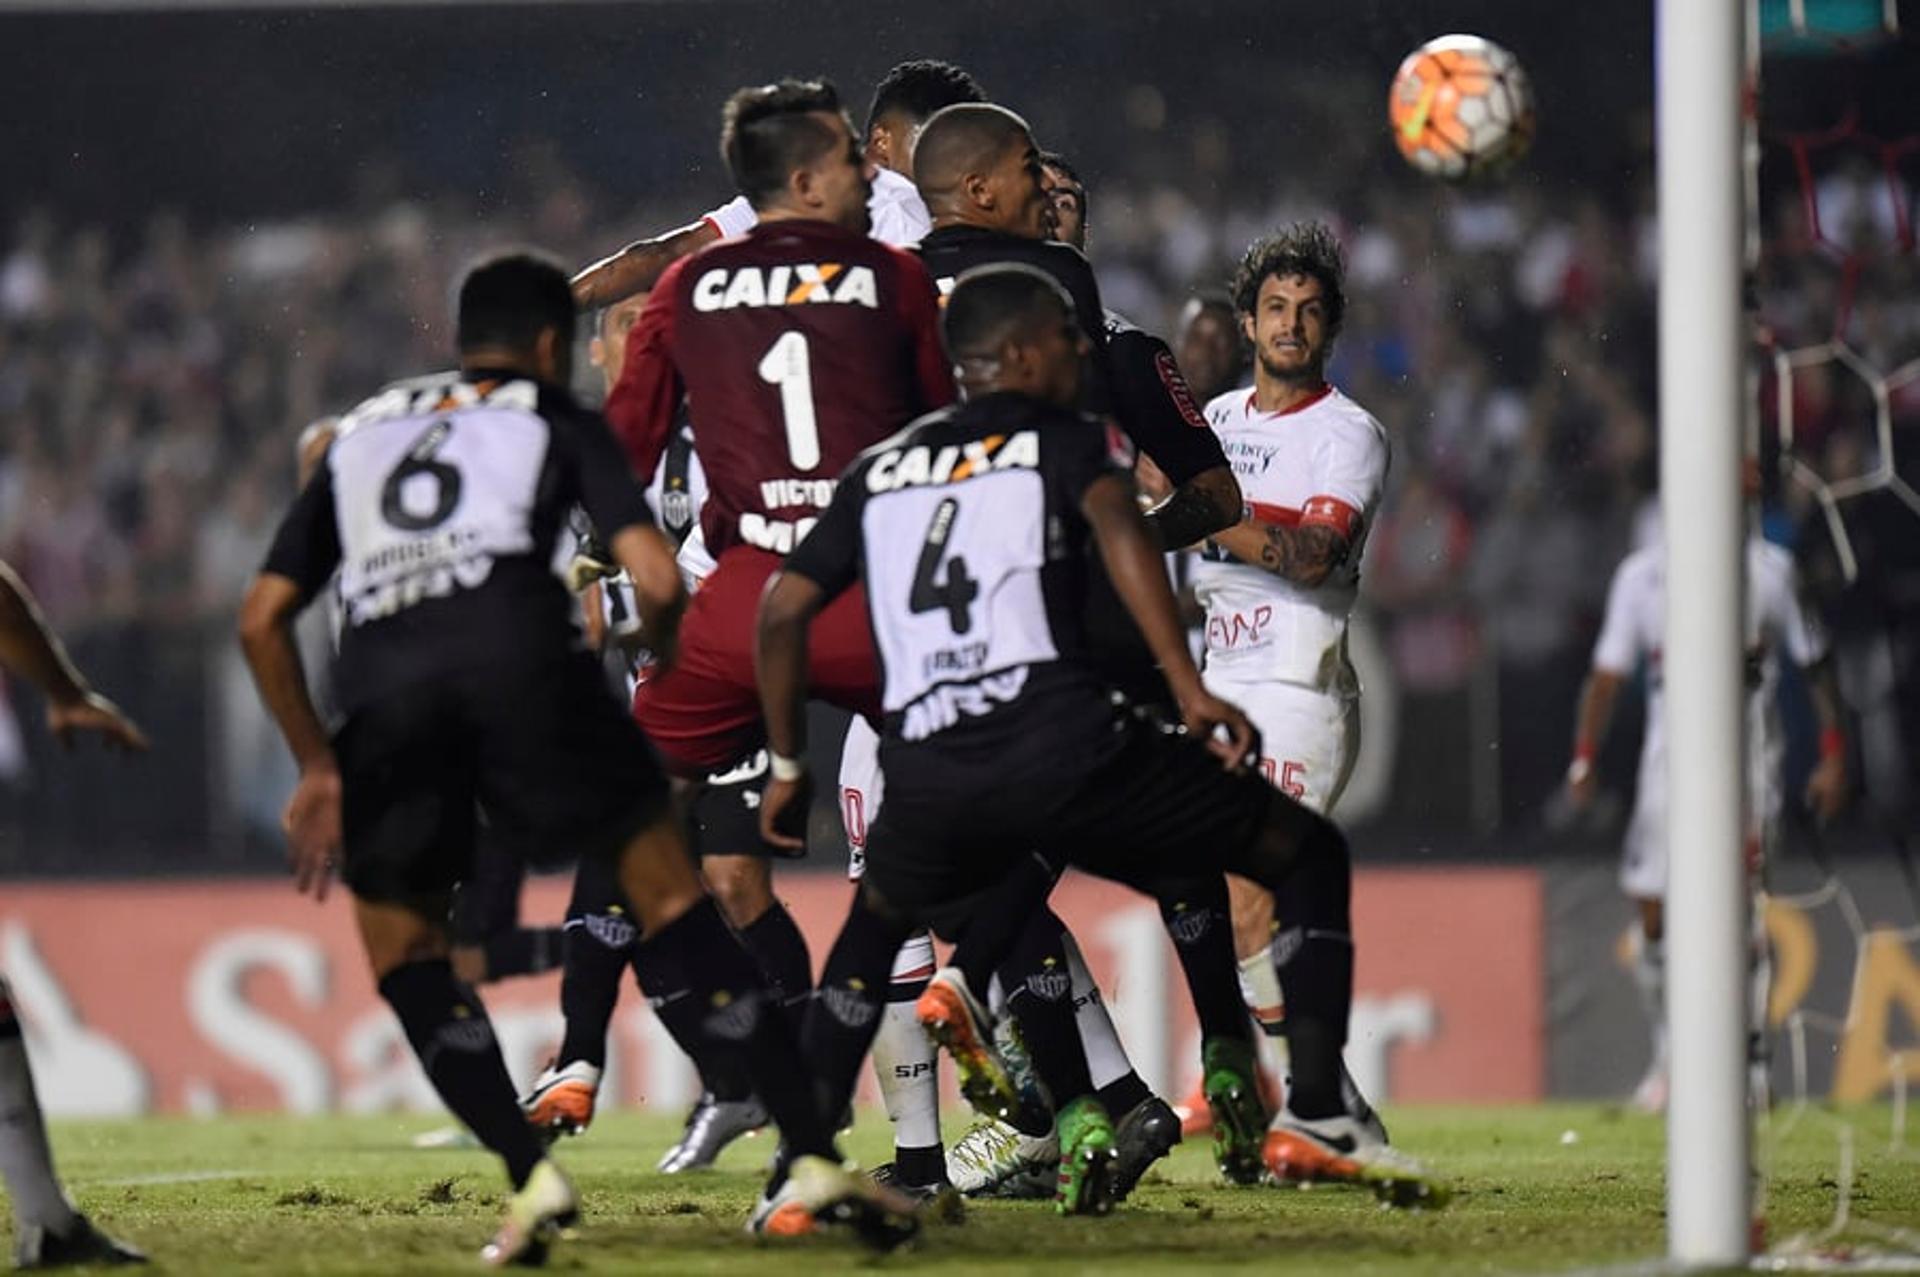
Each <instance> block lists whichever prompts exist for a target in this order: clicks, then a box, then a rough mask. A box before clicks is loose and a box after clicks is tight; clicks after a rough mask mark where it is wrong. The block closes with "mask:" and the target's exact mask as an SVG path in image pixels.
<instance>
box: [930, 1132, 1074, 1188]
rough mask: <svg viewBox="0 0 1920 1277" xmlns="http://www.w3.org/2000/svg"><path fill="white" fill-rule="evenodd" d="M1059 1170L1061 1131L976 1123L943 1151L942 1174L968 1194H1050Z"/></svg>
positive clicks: (955, 1186)
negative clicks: (944, 1166) (1042, 1132)
mask: <svg viewBox="0 0 1920 1277" xmlns="http://www.w3.org/2000/svg"><path fill="white" fill-rule="evenodd" d="M1059 1175H1060V1135H1059V1132H1057V1131H1055V1132H1053V1133H1051V1134H1048V1135H1044V1136H1033V1135H1024V1134H1022V1133H1021V1132H1020V1131H1019V1130H1017V1129H1015V1128H1014V1127H1012V1126H1009V1125H1007V1124H1006V1123H1005V1122H995V1121H987V1122H978V1123H976V1124H975V1125H974V1127H973V1129H972V1130H970V1131H968V1132H967V1133H966V1134H965V1135H963V1136H961V1137H960V1140H959V1142H958V1143H956V1144H955V1145H954V1146H953V1147H952V1148H950V1149H948V1150H947V1179H948V1180H949V1181H950V1182H951V1183H952V1184H953V1186H954V1188H955V1189H957V1190H958V1191H959V1192H960V1193H961V1194H963V1195H964V1196H967V1197H1018V1198H1050V1197H1052V1196H1053V1195H1054V1189H1055V1187H1056V1181H1057V1180H1058V1179H1059Z"/></svg>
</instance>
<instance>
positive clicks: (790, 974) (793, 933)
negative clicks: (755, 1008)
mask: <svg viewBox="0 0 1920 1277" xmlns="http://www.w3.org/2000/svg"><path fill="white" fill-rule="evenodd" d="M739 934H740V943H741V944H743V945H745V946H746V947H747V952H748V953H750V954H752V955H753V960H754V961H755V962H757V963H759V964H760V970H761V972H762V973H764V974H765V975H766V977H767V983H768V984H770V985H772V986H773V992H774V996H776V997H777V998H779V999H780V1005H781V1006H783V1007H786V1008H787V1009H788V1014H789V1015H790V1016H791V1017H792V1019H793V1022H794V1025H795V1026H796V1029H797V1027H798V1025H799V1023H800V1021H801V1019H802V1018H803V1017H804V1016H805V1015H806V1003H807V998H808V997H809V996H810V995H811V994H812V993H813V958H812V956H811V955H810V954H808V952H807V938H806V937H805V936H804V935H802V934H800V928H799V926H798V925H797V924H796V923H795V922H794V920H793V915H792V914H790V913H788V912H787V907H786V906H785V905H783V904H781V903H780V902H779V901H778V900H776V901H774V902H773V904H772V905H771V906H769V907H768V908H767V910H766V912H765V913H762V914H761V915H760V916H759V917H758V918H755V919H754V920H753V921H752V922H750V923H748V924H747V925H746V926H744V927H742V928H740V933H739Z"/></svg>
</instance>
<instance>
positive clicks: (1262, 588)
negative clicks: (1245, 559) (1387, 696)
mask: <svg viewBox="0 0 1920 1277" xmlns="http://www.w3.org/2000/svg"><path fill="white" fill-rule="evenodd" d="M1206 417H1207V425H1208V426H1209V427H1210V428H1211V429H1212V430H1213V432H1214V433H1215V434H1216V435H1218V436H1219V437H1220V446H1221V448H1222V450H1224V451H1225V452H1226V454H1227V460H1228V462H1229V463H1231V464H1232V466H1233V473H1234V477H1235V478H1237V479H1238V480H1239V481H1240V492H1241V496H1242V498H1243V500H1245V502H1246V503H1247V508H1248V513H1249V514H1250V515H1251V516H1252V517H1253V518H1255V519H1258V520H1260V521H1261V522H1264V523H1271V524H1277V525H1280V526H1282V527H1307V526H1313V525H1316V524H1317V525H1324V526H1326V527H1331V528H1334V529H1335V530H1337V531H1338V532H1340V533H1341V534H1342V535H1343V536H1345V537H1346V538H1347V539H1348V543H1349V545H1350V546H1351V550H1350V551H1349V553H1348V554H1347V557H1346V559H1345V560H1344V561H1343V562H1342V563H1341V564H1340V565H1339V566H1338V567H1336V568H1335V569H1334V570H1333V571H1332V572H1330V573H1328V575H1327V578H1326V580H1324V581H1322V582H1321V583H1320V584H1319V585H1315V586H1305V585H1299V584H1296V583H1295V582H1293V581H1289V580H1287V579H1285V578H1284V577H1280V576H1276V575H1275V574H1273V573H1272V572H1269V571H1267V570H1266V569H1264V568H1260V567H1255V566H1253V565H1252V564H1248V563H1242V562H1240V561H1239V560H1238V559H1235V558H1233V557H1231V556H1230V555H1228V554H1226V553H1225V552H1224V551H1221V550H1218V549H1214V548H1209V550H1208V551H1207V553H1206V554H1205V555H1204V556H1203V558H1202V561H1201V562H1200V563H1199V564H1197V565H1195V567H1194V572H1193V584H1194V593H1195V595H1196V596H1197V597H1198V598H1199V600H1200V603H1201V605H1202V606H1203V607H1205V608H1206V610H1207V632H1206V645H1207V651H1206V668H1207V672H1208V674H1209V675H1221V676H1225V677H1228V678H1231V679H1234V680H1238V681H1243V682H1278V683H1291V684H1294V685H1296V686H1299V687H1305V688H1309V689H1312V690H1314V691H1319V692H1326V693H1329V694H1332V695H1336V696H1342V697H1353V696H1358V695H1359V693H1360V686H1359V680H1358V679H1357V678H1356V677H1355V676H1354V673H1353V666H1352V665H1351V663H1350V662H1349V661H1348V660H1347V617H1348V615H1349V614H1350V613H1351V612H1352V611H1353V601H1354V597H1355V595H1356V594H1357V593H1358V591H1359V585H1360V555H1361V552H1362V550H1363V549H1364V548H1365V546H1366V539H1367V533H1368V531H1369V530H1370V529H1371V528H1372V525H1373V520H1374V516H1375V514H1376V513H1377V512H1378V511H1379V508H1380V498H1381V493H1382V490H1383V488H1384V486H1385V484H1386V478H1387V461H1388V451H1389V450H1388V445H1387V432H1386V429H1385V428H1384V427H1383V426H1381V424H1380V423H1379V422H1378V421H1376V420H1375V419H1374V418H1373V416H1372V414H1370V413H1369V412H1367V410H1366V409H1364V408H1362V407H1361V406H1360V405H1359V404H1357V403H1355V402H1354V401H1353V400H1351V399H1349V398H1347V397H1346V396H1345V395H1343V394H1341V393H1340V392H1339V391H1338V390H1336V389H1334V388H1333V387H1332V386H1327V387H1325V388H1324V389H1323V390H1322V391H1321V393H1320V394H1318V395H1317V396H1315V397H1313V398H1311V399H1309V400H1307V401H1306V402H1305V403H1302V404H1299V405H1297V406H1295V407H1293V408H1289V409H1287V410H1285V411H1282V412H1261V411H1260V410H1259V409H1258V408H1257V407H1255V405H1254V392H1253V391H1252V390H1249V389H1244V388H1243V389H1240V390H1230V391H1228V392H1227V393H1226V394H1224V395H1221V396H1220V397H1219V398H1217V399H1215V400H1214V401H1213V402H1212V403H1209V404H1208V405H1207V411H1206ZM1210 681H1211V680H1210Z"/></svg>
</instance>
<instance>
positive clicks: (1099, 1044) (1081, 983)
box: [1066, 935, 1133, 1118]
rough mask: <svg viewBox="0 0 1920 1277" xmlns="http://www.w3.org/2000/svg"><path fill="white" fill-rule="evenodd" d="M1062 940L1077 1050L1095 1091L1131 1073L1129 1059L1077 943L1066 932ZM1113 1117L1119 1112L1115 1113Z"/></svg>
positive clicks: (1131, 1062) (1130, 1061)
mask: <svg viewBox="0 0 1920 1277" xmlns="http://www.w3.org/2000/svg"><path fill="white" fill-rule="evenodd" d="M1066 943H1067V970H1068V972H1069V973H1070V974H1071V975H1072V976H1073V1022H1074V1024H1075V1026H1076V1027H1078V1028H1079V1030H1080V1049H1081V1050H1083V1051H1085V1052H1086V1053H1087V1075H1088V1076H1089V1077H1091V1078H1092V1079H1093V1089H1094V1090H1096V1091H1097V1090H1099V1089H1100V1088H1101V1087H1103V1086H1110V1085H1112V1084H1113V1083H1115V1082H1118V1081H1119V1080H1120V1079H1121V1078H1123V1077H1125V1076H1126V1075H1127V1074H1129V1073H1131V1072H1133V1061H1132V1060H1129V1059H1128V1058H1127V1048H1126V1047H1124V1046H1122V1045H1121V1044H1120V1031H1119V1030H1118V1029H1116V1028H1114V1027H1113V1017H1112V1016H1110V1015H1108V1014H1107V1003H1106V999H1105V998H1102V997H1101V996H1100V986H1099V985H1097V984H1095V983H1094V982H1093V973H1092V972H1091V971H1088V970H1087V960H1086V958H1085V957H1084V956H1082V955H1081V953H1080V942H1079V941H1077V940H1075V939H1074V938H1073V936H1072V935H1068V936H1067V938H1066ZM1114 1116H1115V1117H1116V1118H1117V1117H1119V1116H1121V1115H1120V1114H1118V1113H1115V1114H1114Z"/></svg>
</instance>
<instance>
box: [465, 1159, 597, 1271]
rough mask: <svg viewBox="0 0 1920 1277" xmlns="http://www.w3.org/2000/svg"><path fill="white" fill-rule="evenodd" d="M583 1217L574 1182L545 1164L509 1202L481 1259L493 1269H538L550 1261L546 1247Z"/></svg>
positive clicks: (543, 1162) (551, 1165)
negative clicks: (513, 1267)
mask: <svg viewBox="0 0 1920 1277" xmlns="http://www.w3.org/2000/svg"><path fill="white" fill-rule="evenodd" d="M579 1218H580V1198H579V1196H578V1195H577V1194H576V1193H575V1192H574V1191H573V1181H571V1180H569V1179H568V1178H567V1176H566V1173H565V1172H564V1171H562V1170H561V1169H560V1168H559V1167H558V1166H555V1165H554V1164H553V1163H552V1162H549V1161H542V1162H540V1164H539V1165H537V1166H535V1167H534V1168H533V1174H531V1175H529V1176H527V1182H526V1184H525V1185H524V1186H523V1187H522V1188H521V1189H520V1191H519V1192H517V1193H515V1194H514V1195H513V1196H512V1197H510V1198H508V1199H507V1217H506V1218H505V1219H504V1220H502V1221H501V1222H500V1231H499V1232H497V1233H495V1234H494V1235H493V1240H492V1241H490V1242H488V1243H487V1245H486V1248H485V1249H483V1250H482V1251H481V1252H480V1258H481V1259H482V1260H483V1261H485V1262H486V1263H487V1264H488V1265H489V1266H491V1267H494V1268H505V1267H506V1266H507V1265H508V1264H517V1265H522V1266H525V1267H529V1268H536V1267H538V1266H540V1265H541V1264H544V1263H546V1262H547V1248H548V1247H549V1246H550V1245H552V1243H553V1239H554V1238H555V1237H557V1236H559V1235H560V1231H561V1230H562V1229H564V1228H569V1227H571V1226H572V1225H573V1223H574V1221H576V1220H578V1219H579Z"/></svg>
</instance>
